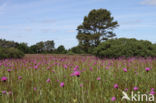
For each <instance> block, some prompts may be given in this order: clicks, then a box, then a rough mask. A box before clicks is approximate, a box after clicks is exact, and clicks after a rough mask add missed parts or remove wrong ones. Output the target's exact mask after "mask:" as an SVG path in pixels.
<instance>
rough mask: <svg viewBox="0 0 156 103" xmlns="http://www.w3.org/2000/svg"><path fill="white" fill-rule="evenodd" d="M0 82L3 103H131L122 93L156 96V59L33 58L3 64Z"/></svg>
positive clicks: (64, 56)
mask: <svg viewBox="0 0 156 103" xmlns="http://www.w3.org/2000/svg"><path fill="white" fill-rule="evenodd" d="M0 78H1V81H0V103H111V102H114V103H132V102H131V101H127V100H123V101H121V98H122V96H123V94H122V91H125V92H126V93H127V94H129V95H130V94H131V91H134V93H137V94H138V91H139V93H140V94H141V93H143V94H145V93H146V94H153V95H154V96H155V90H154V89H155V88H156V58H147V59H145V58H129V59H123V58H119V59H102V60H101V59H98V58H96V57H94V56H84V55H50V54H48V55H42V54H40V55H39V54H38V55H37V54H33V55H26V56H25V57H24V58H23V59H4V60H0ZM141 103H147V102H145V101H144V102H141Z"/></svg>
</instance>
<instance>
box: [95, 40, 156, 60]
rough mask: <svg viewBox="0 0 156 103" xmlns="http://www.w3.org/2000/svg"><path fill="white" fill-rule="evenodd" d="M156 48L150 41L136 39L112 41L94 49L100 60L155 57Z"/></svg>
mask: <svg viewBox="0 0 156 103" xmlns="http://www.w3.org/2000/svg"><path fill="white" fill-rule="evenodd" d="M155 51H156V48H155V46H154V44H152V43H151V42H149V41H144V40H136V39H126V38H119V39H110V40H108V41H106V42H103V43H101V44H100V45H99V46H98V47H96V48H95V49H94V55H96V56H97V57H99V58H118V57H149V56H151V57H154V56H156V52H155Z"/></svg>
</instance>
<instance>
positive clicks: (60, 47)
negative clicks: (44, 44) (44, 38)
mask: <svg viewBox="0 0 156 103" xmlns="http://www.w3.org/2000/svg"><path fill="white" fill-rule="evenodd" d="M66 52H67V51H66V49H65V47H64V46H63V45H60V46H59V47H58V48H57V49H56V52H55V53H56V54H65V53H66Z"/></svg>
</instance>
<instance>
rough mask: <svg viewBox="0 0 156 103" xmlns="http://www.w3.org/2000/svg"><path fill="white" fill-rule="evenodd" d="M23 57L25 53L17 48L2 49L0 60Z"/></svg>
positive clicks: (0, 50)
mask: <svg viewBox="0 0 156 103" xmlns="http://www.w3.org/2000/svg"><path fill="white" fill-rule="evenodd" d="M22 57H24V53H23V52H22V51H20V50H18V49H16V48H0V59H6V58H22Z"/></svg>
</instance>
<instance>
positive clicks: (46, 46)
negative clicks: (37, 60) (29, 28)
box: [30, 40, 55, 53]
mask: <svg viewBox="0 0 156 103" xmlns="http://www.w3.org/2000/svg"><path fill="white" fill-rule="evenodd" d="M54 49H55V43H54V41H53V40H48V41H45V42H43V41H41V42H38V43H36V44H35V45H32V46H31V47H30V52H31V53H52V52H53V51H54Z"/></svg>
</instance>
